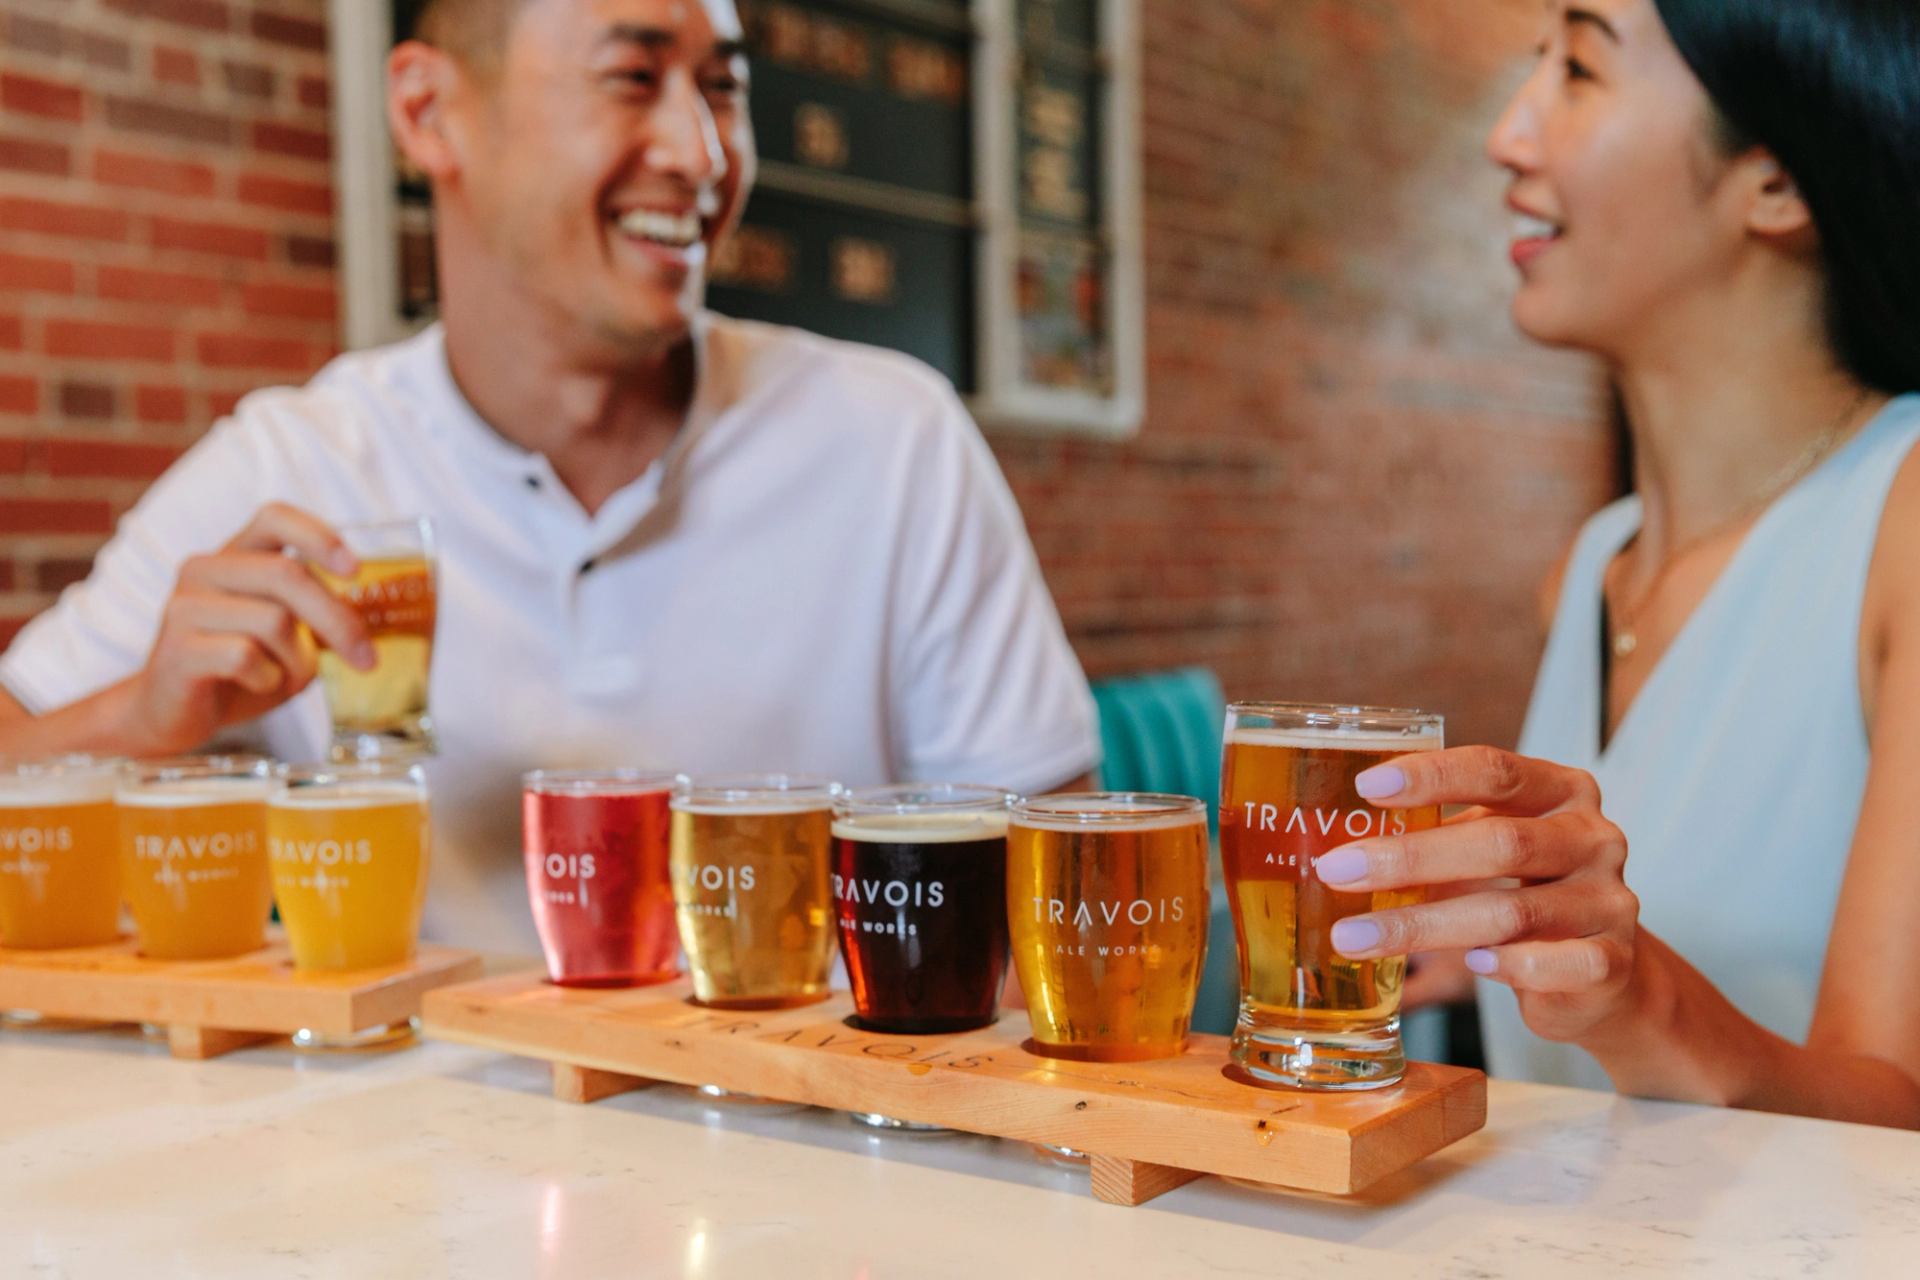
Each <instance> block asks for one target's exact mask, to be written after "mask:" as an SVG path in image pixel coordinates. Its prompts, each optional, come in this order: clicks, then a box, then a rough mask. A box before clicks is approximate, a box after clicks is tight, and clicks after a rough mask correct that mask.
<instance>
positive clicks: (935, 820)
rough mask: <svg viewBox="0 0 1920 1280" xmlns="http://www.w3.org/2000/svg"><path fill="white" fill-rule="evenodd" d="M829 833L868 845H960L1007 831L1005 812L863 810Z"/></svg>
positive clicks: (998, 836)
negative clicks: (882, 811) (895, 811)
mask: <svg viewBox="0 0 1920 1280" xmlns="http://www.w3.org/2000/svg"><path fill="white" fill-rule="evenodd" d="M833 834H834V835H835V836H836V837H837V838H839V839H841V840H859V841H863V842H865V843H868V844H963V843H965V842H967V841H970V840H998V839H1001V838H1002V837H1004V836H1005V835H1006V834H1007V815H1006V813H1005V811H997V812H991V813H863V814H855V815H851V816H848V817H845V818H841V819H838V820H836V821H835V822H834V824H833Z"/></svg>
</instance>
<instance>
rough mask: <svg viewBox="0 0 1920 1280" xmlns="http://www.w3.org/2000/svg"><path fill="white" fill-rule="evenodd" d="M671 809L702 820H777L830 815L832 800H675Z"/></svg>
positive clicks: (824, 797)
mask: <svg viewBox="0 0 1920 1280" xmlns="http://www.w3.org/2000/svg"><path fill="white" fill-rule="evenodd" d="M672 809H673V811H674V812H675V813H692V814H698V815H699V816H701V817H703V818H777V817H779V816H780V815H782V814H798V813H830V812H832V810H833V799H832V797H830V796H824V795H823V796H821V797H820V798H819V799H818V800H815V801H812V802H811V803H808V802H795V801H792V800H789V801H787V802H786V803H785V804H782V803H780V802H779V801H775V800H767V801H760V802H748V803H741V804H725V803H721V804H699V803H697V802H695V801H692V800H675V801H674V802H673V804H672Z"/></svg>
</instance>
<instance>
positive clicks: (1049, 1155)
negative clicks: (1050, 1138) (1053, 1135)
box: [1028, 1142, 1093, 1169]
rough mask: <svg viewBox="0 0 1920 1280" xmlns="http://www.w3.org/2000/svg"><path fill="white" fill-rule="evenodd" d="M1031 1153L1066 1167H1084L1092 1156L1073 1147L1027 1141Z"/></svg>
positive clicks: (1050, 1162)
mask: <svg viewBox="0 0 1920 1280" xmlns="http://www.w3.org/2000/svg"><path fill="white" fill-rule="evenodd" d="M1028 1145H1029V1146H1031V1147H1032V1148H1033V1154H1034V1155H1036V1156H1039V1157H1040V1158H1041V1159H1042V1160H1044V1161H1046V1162H1047V1163H1048V1164H1057V1165H1061V1166H1063V1167H1065V1168H1068V1169H1084V1168H1086V1167H1087V1166H1088V1165H1089V1164H1090V1163H1092V1160H1093V1157H1091V1156H1089V1155H1088V1154H1087V1153H1086V1152H1084V1151H1081V1150H1079V1149H1077V1148H1075V1147H1063V1146H1060V1145H1059V1144H1057V1143H1053V1142H1034V1143H1029V1144H1028Z"/></svg>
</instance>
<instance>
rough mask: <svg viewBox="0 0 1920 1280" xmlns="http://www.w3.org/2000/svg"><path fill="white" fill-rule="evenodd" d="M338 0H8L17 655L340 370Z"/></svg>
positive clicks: (6, 603)
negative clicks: (265, 420)
mask: <svg viewBox="0 0 1920 1280" xmlns="http://www.w3.org/2000/svg"><path fill="white" fill-rule="evenodd" d="M325 14H326V0H0V644H4V643H5V641H6V640H7V639H9V638H11V636H12V634H13V633H14V631H16V630H17V629H18V628H19V626H20V625H21V624H22V623H23V622H24V621H25V620H26V619H27V618H28V617H30V616H31V615H32V614H33V613H34V612H35V611H36V610H38V609H39V608H41V607H43V606H44V605H45V604H46V603H47V602H48V601H49V600H50V599H51V598H52V596H53V594H54V593H56V592H57V591H58V590H59V589H60V588H61V587H63V586H65V585H66V584H67V583H68V582H71V581H73V580H74V579H75V578H77V577H79V576H82V575H84V574H85V572H86V569H87V565H88V563H89V561H90V559H91V557H92V555H93V552H94V551H95V550H96V549H97V548H98V547H99V545H100V543H101V542H102V541H103V540H104V538H105V536H106V534H107V533H108V532H109V531H110V530H111V528H112V522H113V519H114V518H115V517H116V516H117V515H118V514H119V513H120V512H121V511H123V510H124V509H125V508H126V507H127V505H128V504H129V503H131V502H132V500H133V499H134V498H136V497H137V496H138V495H139V494H140V492H141V490H142V489H144V488H145V486H146V485H147V483H148V482H149V481H150V480H151V479H152V478H153V477H154V476H156V475H158V474H159V473H160V471H161V470H162V469H164V468H165V467H166V466H167V464H168V463H169V462H170V461H172V459H173V458H174V457H175V456H177V455H178V454H179V452H180V451H181V450H182V449H183V448H184V447H185V446H186V445H187V444H189V443H191V442H192V440H193V439H194V438H195V437H196V436H197V435H198V434H199V433H200V432H201V431H202V430H203V429H204V428H205V426H206V425H207V424H208V423H209V422H210V421H211V420H212V419H214V418H216V417H218V416H219V415H220V414H221V413H223V412H225V411H226V409H227V408H228V407H229V406H230V405H231V404H232V403H233V402H234V400H235V399H237V398H238V397H239V396H240V395H241V394H242V393H243V392H245V391H247V390H250V389H252V388H253V387H256V386H259V385H262V384H264V383H272V382H284V381H289V380H300V379H302V378H304V377H305V376H306V375H307V374H308V373H310V372H311V371H312V370H314V369H316V368H318V367H319V366H320V365H321V364H322V363H324V362H325V360H326V358H327V357H328V356H329V355H330V354H331V353H332V351H333V350H334V346H335V343H336V337H335V334H336V325H335V322H334V313H335V306H336V303H335V296H334V273H333V242H332V208H333V193H332V186H331V169H330V155H331V148H330V144H329V137H328V127H327V125H328V117H327V79H326V77H327V61H326V29H325V26H324V23H323V19H324V17H325Z"/></svg>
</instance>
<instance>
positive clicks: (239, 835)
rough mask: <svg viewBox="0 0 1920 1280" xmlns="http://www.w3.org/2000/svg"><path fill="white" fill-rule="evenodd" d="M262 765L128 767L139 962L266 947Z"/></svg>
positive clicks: (200, 762) (124, 838)
mask: <svg viewBox="0 0 1920 1280" xmlns="http://www.w3.org/2000/svg"><path fill="white" fill-rule="evenodd" d="M271 781H272V766H271V765H270V764H268V762H267V761H265V760H263V759H261V758H259V757H258V756H193V757H189V758H186V759H181V760H163V761H159V762H156V763H142V764H132V765H128V766H127V767H126V768H125V769H124V770H122V772H121V775H120V788H119V791H118V792H117V793H116V794H115V796H114V801H115V803H116V804H117V805H118V807H119V810H120V870H121V874H122V876H123V878H124V880H125V884H126V895H127V905H128V906H129V907H130V908H132V910H133V925H134V931H135V933H136V934H137V935H138V937H139V941H140V953H141V954H142V955H146V956H152V957H153V958H154V959H157V960H211V959H218V958H220V957H224V956H238V955H245V954H246V953H247V952H249V951H258V950H259V949H260V948H261V947H263V946H265V945H266V928H267V911H268V908H269V907H271V906H272V905H273V882H272V878H271V876H270V874H269V872H268V870H267V789H268V786H269V785H270V784H271Z"/></svg>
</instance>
